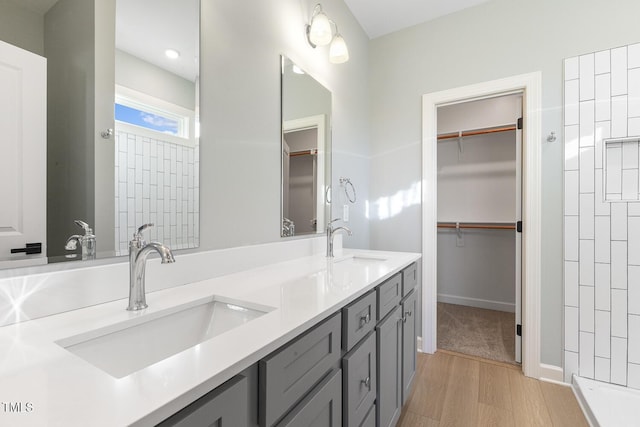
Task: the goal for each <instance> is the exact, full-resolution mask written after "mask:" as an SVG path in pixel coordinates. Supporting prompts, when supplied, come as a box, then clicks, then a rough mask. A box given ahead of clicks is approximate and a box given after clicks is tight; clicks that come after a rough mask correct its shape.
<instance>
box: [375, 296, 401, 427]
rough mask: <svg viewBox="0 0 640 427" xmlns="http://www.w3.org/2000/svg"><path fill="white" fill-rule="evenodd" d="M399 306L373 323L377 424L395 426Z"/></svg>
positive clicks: (398, 404)
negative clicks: (377, 322) (375, 352)
mask: <svg viewBox="0 0 640 427" xmlns="http://www.w3.org/2000/svg"><path fill="white" fill-rule="evenodd" d="M401 328H402V326H401V322H400V306H396V307H395V308H394V309H393V310H391V312H390V313H389V315H388V316H387V317H385V318H384V319H383V320H382V321H381V322H380V323H379V324H378V326H376V337H377V341H378V342H377V350H378V370H377V374H378V375H377V376H378V400H377V406H378V412H377V423H376V425H377V426H378V427H389V426H395V425H396V423H397V422H398V418H399V417H400V409H401V408H402V385H401V374H402V373H401V347H400V346H401V342H400V341H401V334H402V331H401Z"/></svg>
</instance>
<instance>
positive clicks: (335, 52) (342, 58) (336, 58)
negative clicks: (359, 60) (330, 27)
mask: <svg viewBox="0 0 640 427" xmlns="http://www.w3.org/2000/svg"><path fill="white" fill-rule="evenodd" d="M348 60H349V49H347V44H346V43H345V41H344V39H343V38H342V36H341V35H340V34H336V36H335V37H334V38H333V41H332V42H331V46H329V62H331V63H332V64H342V63H343V62H347V61H348Z"/></svg>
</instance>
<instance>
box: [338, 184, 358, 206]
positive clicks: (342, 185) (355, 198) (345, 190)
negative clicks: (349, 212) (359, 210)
mask: <svg viewBox="0 0 640 427" xmlns="http://www.w3.org/2000/svg"><path fill="white" fill-rule="evenodd" d="M346 184H349V185H350V186H351V192H352V193H353V197H351V196H350V195H349V189H348V188H347V186H346ZM340 186H341V187H343V188H344V194H345V195H346V196H347V200H349V202H351V203H355V202H356V200H357V196H356V187H355V186H354V185H353V183H352V182H351V180H350V179H349V178H340Z"/></svg>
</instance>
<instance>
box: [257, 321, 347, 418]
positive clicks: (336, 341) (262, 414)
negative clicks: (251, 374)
mask: <svg viewBox="0 0 640 427" xmlns="http://www.w3.org/2000/svg"><path fill="white" fill-rule="evenodd" d="M341 326H342V317H341V313H339V312H338V313H336V314H335V315H333V316H331V317H330V318H328V319H327V320H324V321H323V322H321V323H320V324H318V325H316V326H314V327H313V328H311V329H310V330H308V331H306V332H304V333H303V334H302V335H300V336H299V337H297V338H295V339H294V340H293V341H291V342H289V343H288V344H285V345H284V346H282V347H281V348H279V349H278V350H276V351H275V352H273V353H271V354H270V355H269V356H267V357H265V358H264V359H262V360H261V361H260V362H259V363H258V367H259V381H258V384H259V401H258V414H259V423H260V426H261V427H268V426H272V425H274V424H275V423H276V422H278V420H280V419H281V418H282V417H283V416H284V415H285V414H287V413H288V412H289V411H290V410H292V408H293V406H294V405H296V404H297V403H298V402H299V401H300V400H301V399H303V398H305V396H307V395H308V394H310V393H311V390H312V389H314V387H315V386H316V385H317V384H318V383H319V382H321V381H322V380H323V379H324V378H325V377H326V376H327V374H329V373H330V372H332V370H333V369H334V368H339V365H340V359H341V357H342V347H341V330H342V327H341ZM332 407H334V408H335V404H333V406H332ZM291 425H297V424H291Z"/></svg>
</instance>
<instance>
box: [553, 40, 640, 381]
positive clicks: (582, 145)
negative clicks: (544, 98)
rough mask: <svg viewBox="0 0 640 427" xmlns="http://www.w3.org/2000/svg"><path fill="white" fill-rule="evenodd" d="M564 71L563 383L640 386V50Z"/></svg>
mask: <svg viewBox="0 0 640 427" xmlns="http://www.w3.org/2000/svg"><path fill="white" fill-rule="evenodd" d="M564 69H565V71H564V78H565V81H564V92H565V93H564V99H565V105H564V115H565V116H564V124H565V129H564V135H565V138H564V139H565V161H564V186H565V187H564V197H565V200H564V287H565V289H564V329H565V333H564V372H565V380H566V381H570V380H571V376H572V374H577V375H580V376H582V377H587V378H593V379H596V380H600V381H605V382H611V383H614V384H620V385H624V386H628V387H632V388H636V389H640V202H638V201H623V199H626V200H637V199H638V194H637V193H638V188H640V186H639V180H640V177H639V174H638V167H639V165H640V159H639V150H638V142H637V141H635V142H633V141H632V142H630V143H621V144H605V143H604V142H603V141H604V140H605V139H608V138H626V137H632V136H639V135H640V44H635V45H631V46H624V47H620V48H616V49H611V50H605V51H601V52H595V53H591V54H588V55H582V56H579V57H574V58H569V59H566V60H565V63H564ZM605 147H606V148H605ZM616 150H617V151H616ZM605 151H606V155H605ZM605 177H606V178H607V180H606V188H605ZM605 193H606V195H607V197H606V198H605ZM605 199H606V201H605ZM616 199H617V200H616Z"/></svg>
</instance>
